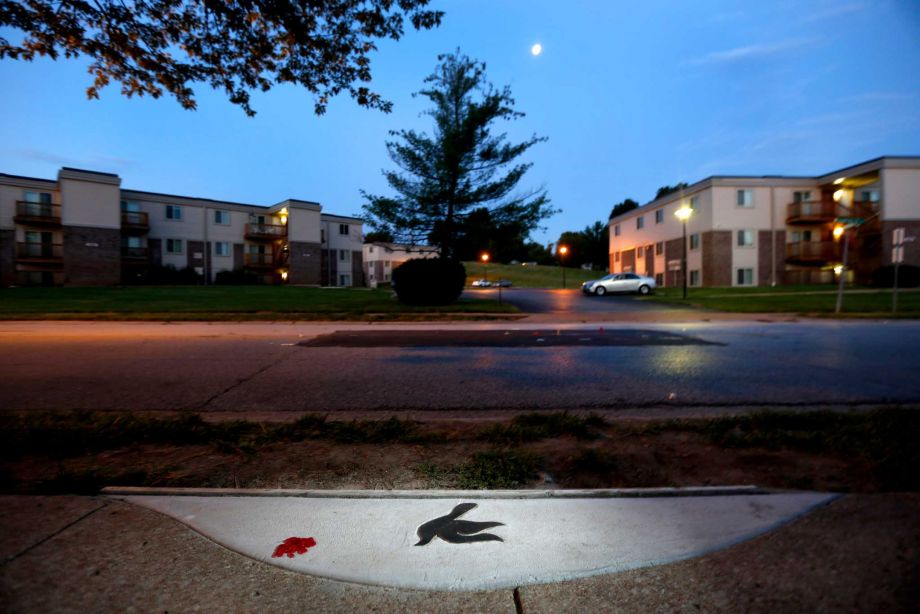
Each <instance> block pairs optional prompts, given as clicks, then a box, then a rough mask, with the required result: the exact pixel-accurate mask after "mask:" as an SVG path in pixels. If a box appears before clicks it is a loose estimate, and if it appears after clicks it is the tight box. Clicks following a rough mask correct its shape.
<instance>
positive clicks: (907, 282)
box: [872, 264, 920, 288]
mask: <svg viewBox="0 0 920 614" xmlns="http://www.w3.org/2000/svg"><path fill="white" fill-rule="evenodd" d="M872 285H873V286H877V287H879V288H892V287H894V265H893V264H886V265H885V266H883V267H879V268H877V269H875V273H873V274H872ZM917 286H920V267H916V266H913V265H910V264H902V265H900V266H899V267H898V287H899V288H916V287H917Z"/></svg>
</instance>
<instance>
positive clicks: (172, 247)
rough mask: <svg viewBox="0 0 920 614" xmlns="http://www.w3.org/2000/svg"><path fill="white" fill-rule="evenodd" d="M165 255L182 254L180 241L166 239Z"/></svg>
mask: <svg viewBox="0 0 920 614" xmlns="http://www.w3.org/2000/svg"><path fill="white" fill-rule="evenodd" d="M166 253H167V254H181V253H182V239H166Z"/></svg>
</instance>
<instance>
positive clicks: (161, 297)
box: [0, 286, 517, 320]
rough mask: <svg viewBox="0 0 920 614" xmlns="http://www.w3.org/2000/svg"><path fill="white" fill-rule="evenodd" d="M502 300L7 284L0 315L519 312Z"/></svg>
mask: <svg viewBox="0 0 920 614" xmlns="http://www.w3.org/2000/svg"><path fill="white" fill-rule="evenodd" d="M516 311H517V309H516V308H515V307H513V306H511V305H508V304H503V305H500V304H499V303H498V301H493V300H480V299H467V298H461V299H460V301H458V302H457V303H454V304H453V305H446V306H438V307H410V306H407V305H403V304H401V303H400V302H399V301H397V300H396V298H395V297H394V296H393V293H392V292H391V291H390V290H384V289H378V290H369V289H364V288H300V287H291V286H157V287H129V288H6V289H2V290H0V319H4V320H14V319H17V320H19V319H93V320H167V319H168V320H275V319H283V320H312V319H339V320H341V319H365V318H367V317H369V316H371V315H373V316H374V317H379V318H383V319H396V318H406V319H414V318H420V317H423V316H422V314H439V313H452V314H456V313H460V314H463V313H468V314H473V313H477V314H478V313H493V314H502V313H515V312H516Z"/></svg>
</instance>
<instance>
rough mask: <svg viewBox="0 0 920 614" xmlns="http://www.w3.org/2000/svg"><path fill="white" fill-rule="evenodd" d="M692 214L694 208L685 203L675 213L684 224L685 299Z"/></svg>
mask: <svg viewBox="0 0 920 614" xmlns="http://www.w3.org/2000/svg"><path fill="white" fill-rule="evenodd" d="M692 214H693V208H692V207H690V206H689V205H683V206H682V207H681V208H680V209H678V210H677V211H675V212H674V215H676V216H677V219H679V220H680V221H681V223H682V224H683V226H684V257H683V260H681V264H680V269H681V272H682V274H683V275H682V276H683V278H684V298H685V299H686V298H687V220H689V219H690V216H691V215H692Z"/></svg>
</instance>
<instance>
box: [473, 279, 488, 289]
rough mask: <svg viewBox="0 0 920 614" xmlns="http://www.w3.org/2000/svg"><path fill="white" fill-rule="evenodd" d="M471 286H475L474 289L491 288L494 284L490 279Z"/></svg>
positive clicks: (475, 282) (477, 281) (476, 282)
mask: <svg viewBox="0 0 920 614" xmlns="http://www.w3.org/2000/svg"><path fill="white" fill-rule="evenodd" d="M470 285H471V286H473V287H474V288H491V287H492V282H491V281H489V280H488V279H477V280H476V281H474V282H473V283H471V284H470Z"/></svg>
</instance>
